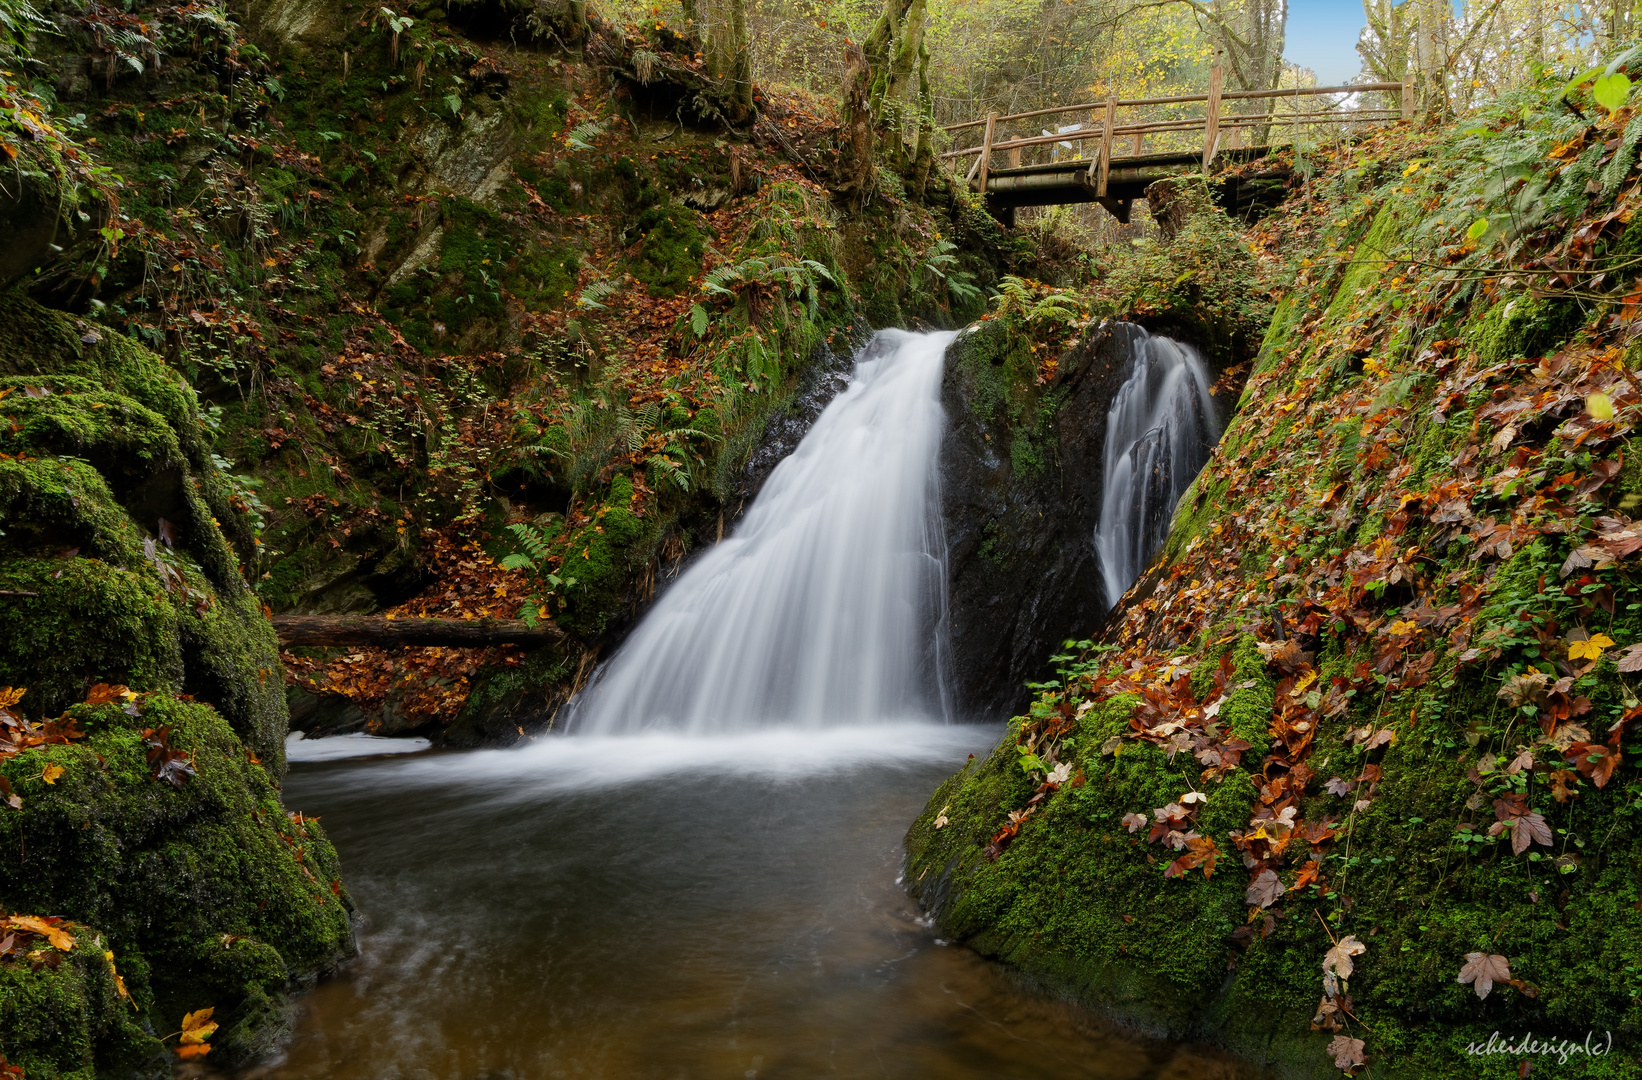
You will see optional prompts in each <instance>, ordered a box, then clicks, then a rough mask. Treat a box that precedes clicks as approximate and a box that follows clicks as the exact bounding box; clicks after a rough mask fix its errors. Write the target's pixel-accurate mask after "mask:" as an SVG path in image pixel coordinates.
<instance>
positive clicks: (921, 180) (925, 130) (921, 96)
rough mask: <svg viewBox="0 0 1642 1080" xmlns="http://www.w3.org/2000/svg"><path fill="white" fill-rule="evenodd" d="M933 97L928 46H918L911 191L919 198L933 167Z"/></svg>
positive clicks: (927, 186) (927, 187) (925, 189)
mask: <svg viewBox="0 0 1642 1080" xmlns="http://www.w3.org/2000/svg"><path fill="white" fill-rule="evenodd" d="M934 140H935V95H934V93H933V92H931V90H930V88H929V46H928V45H924V44H920V45H919V46H918V150H917V153H916V154H914V155H913V158H912V190H913V191H914V192H916V193H917V195H918V197H919V198H922V197H923V194H924V192H925V191H927V190H929V174H930V171H931V170H932V169H934V167H935V141H934Z"/></svg>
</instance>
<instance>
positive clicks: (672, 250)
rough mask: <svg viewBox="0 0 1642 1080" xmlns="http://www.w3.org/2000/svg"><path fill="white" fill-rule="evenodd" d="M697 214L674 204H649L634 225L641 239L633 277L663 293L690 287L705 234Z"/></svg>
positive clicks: (665, 294) (696, 271)
mask: <svg viewBox="0 0 1642 1080" xmlns="http://www.w3.org/2000/svg"><path fill="white" fill-rule="evenodd" d="M699 217H700V215H698V214H697V213H696V212H695V211H693V210H690V209H688V208H687V207H684V206H680V205H678V204H676V203H668V204H666V205H663V206H652V207H650V208H649V209H647V210H645V211H644V212H643V213H641V214H640V215H639V219H638V222H637V224H636V225H635V226H634V228H635V231H636V232H638V233H639V234H640V235H641V236H642V237H643V240H642V241H641V243H640V246H639V254H638V258H637V259H635V260H634V262H633V263H632V265H631V267H630V269H631V272H632V274H633V276H634V277H636V278H638V279H639V280H640V281H642V282H644V283H645V284H646V285H648V286H650V288H651V289H652V290H654V291H655V292H657V293H658V294H660V295H662V296H671V295H673V294H674V293H678V292H683V291H685V290H686V289H687V288H689V287H690V284H691V282H692V280H693V279H694V278H695V277H696V275H697V274H699V273H700V272H701V257H702V256H703V255H704V254H705V253H706V251H707V237H706V233H704V232H703V231H702V230H701V228H700V226H699V225H698V224H697V221H698V220H699Z"/></svg>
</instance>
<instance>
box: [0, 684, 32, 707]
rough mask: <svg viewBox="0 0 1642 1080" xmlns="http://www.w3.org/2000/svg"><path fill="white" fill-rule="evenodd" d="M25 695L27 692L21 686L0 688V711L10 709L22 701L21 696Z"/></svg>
mask: <svg viewBox="0 0 1642 1080" xmlns="http://www.w3.org/2000/svg"><path fill="white" fill-rule="evenodd" d="M26 693H28V691H27V690H25V689H24V688H23V687H21V686H18V687H15V688H14V687H10V686H0V709H9V708H11V706H13V705H15V704H17V703H18V702H19V701H22V700H23V695H24V694H26Z"/></svg>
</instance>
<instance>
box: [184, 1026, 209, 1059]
mask: <svg viewBox="0 0 1642 1080" xmlns="http://www.w3.org/2000/svg"><path fill="white" fill-rule="evenodd" d="M211 1026H212V1027H215V1026H216V1025H215V1024H213V1025H211ZM210 1052H211V1044H210V1043H199V1044H197V1045H193V1046H179V1047H177V1057H179V1058H181V1059H182V1060H183V1061H187V1060H188V1059H190V1058H197V1057H204V1056H205V1055H206V1054H209V1053H210Z"/></svg>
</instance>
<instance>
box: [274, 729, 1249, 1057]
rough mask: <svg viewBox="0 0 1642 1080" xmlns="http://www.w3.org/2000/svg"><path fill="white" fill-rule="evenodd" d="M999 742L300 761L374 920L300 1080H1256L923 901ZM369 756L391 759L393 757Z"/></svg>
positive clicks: (765, 744)
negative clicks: (974, 947) (923, 835)
mask: <svg viewBox="0 0 1642 1080" xmlns="http://www.w3.org/2000/svg"><path fill="white" fill-rule="evenodd" d="M1000 730H1001V729H1000V728H998V727H995V726H985V727H976V726H961V725H951V726H949V725H939V724H884V725H874V726H872V727H869V728H860V727H855V728H833V729H828V730H821V731H812V732H781V731H766V732H755V733H750V734H743V735H736V736H722V737H700V736H694V737H687V736H678V735H649V736H633V737H623V738H595V737H586V736H582V737H575V738H562V737H551V736H549V737H544V738H542V739H540V740H539V741H537V742H536V743H534V744H532V745H529V746H527V747H525V748H522V749H515V750H505V751H478V752H467V753H454V752H441V751H426V752H422V753H417V754H409V755H401V756H367V757H354V758H346V759H340V760H336V759H333V760H328V761H323V760H322V761H312V762H302V761H298V762H297V763H296V764H295V765H294V766H293V768H292V770H291V773H290V776H289V778H288V779H287V781H286V784H285V798H286V802H287V805H288V806H290V807H291V808H292V809H296V810H301V811H302V812H304V813H306V814H309V815H318V816H320V817H321V819H322V820H321V824H322V825H323V826H324V827H325V829H326V830H327V831H328V832H329V834H330V836H331V837H332V839H333V840H334V841H335V843H336V846H337V848H338V850H339V851H340V853H341V855H342V859H343V867H344V870H345V873H346V881H347V882H348V886H349V889H350V890H351V892H352V895H353V898H354V901H355V902H356V904H357V905H358V906H359V909H360V913H361V917H362V918H361V923H360V946H361V952H360V955H359V956H358V957H357V958H356V959H355V960H353V961H352V962H351V963H350V964H348V965H347V967H346V968H345V969H344V970H343V971H342V972H340V973H339V974H338V975H337V976H335V977H333V978H331V979H329V980H327V981H325V982H323V983H321V984H320V985H319V986H318V987H317V988H316V989H315V990H314V991H313V992H311V993H309V994H308V995H306V996H305V997H303V998H302V999H301V1003H300V1011H299V1014H298V1017H297V1022H296V1032H295V1036H294V1038H293V1039H292V1040H291V1042H290V1044H289V1047H288V1049H287V1052H286V1055H285V1057H284V1058H283V1059H282V1060H281V1061H279V1062H277V1063H274V1064H271V1065H268V1066H264V1067H262V1068H259V1069H257V1070H256V1071H255V1075H257V1076H263V1077H270V1078H280V1080H298V1078H308V1077H313V1078H320V1077H325V1078H329V1080H352V1078H360V1080H364V1078H371V1080H399V1078H403V1080H411V1078H418V1080H420V1078H428V1080H433V1078H440V1080H444V1078H449V1080H500V1078H518V1080H527V1078H528V1080H534V1078H538V1077H610V1078H617V1077H620V1078H627V1077H656V1078H680V1077H735V1078H738V1080H740V1078H746V1080H756V1078H760V1077H812V1076H821V1075H837V1076H848V1077H855V1076H862V1077H865V1076H884V1077H907V1078H914V1077H916V1078H920V1080H947V1078H952V1080H958V1078H981V1077H988V1078H1003V1077H1009V1078H1013V1077H1020V1078H1023V1080H1024V1078H1035V1077H1049V1076H1054V1077H1094V1078H1101V1080H1187V1078H1192V1080H1214V1078H1223V1080H1231V1078H1234V1077H1235V1078H1241V1077H1244V1076H1249V1075H1252V1074H1250V1073H1248V1072H1246V1071H1245V1070H1243V1069H1241V1068H1240V1067H1238V1066H1236V1065H1234V1064H1233V1063H1231V1062H1230V1061H1228V1060H1226V1059H1224V1058H1223V1057H1221V1056H1219V1055H1217V1054H1216V1053H1215V1052H1213V1051H1206V1050H1202V1049H1199V1048H1193V1047H1182V1046H1172V1045H1168V1044H1164V1043H1159V1042H1154V1041H1151V1040H1146V1039H1141V1038H1136V1037H1133V1036H1130V1035H1128V1034H1126V1033H1123V1032H1121V1031H1118V1030H1116V1029H1114V1028H1112V1027H1111V1026H1109V1025H1107V1024H1104V1023H1102V1022H1101V1021H1100V1020H1099V1019H1098V1018H1096V1017H1094V1016H1092V1015H1090V1014H1089V1013H1087V1012H1085V1011H1083V1010H1081V1009H1079V1008H1077V1007H1075V1006H1072V1005H1070V1004H1067V1003H1065V1002H1063V1001H1060V1000H1057V999H1056V998H1055V997H1053V996H1051V995H1048V994H1045V993H1042V992H1039V991H1037V990H1034V989H1033V988H1031V987H1028V986H1025V985H1023V984H1022V983H1020V982H1019V981H1018V980H1017V979H1016V978H1015V977H1014V976H1013V975H1012V974H1011V973H1010V972H1009V971H1008V970H1007V969H1005V968H1004V967H1002V966H1001V965H998V964H996V963H993V962H991V961H988V960H986V959H984V958H982V957H980V956H978V955H976V954H975V953H973V952H971V951H969V950H968V949H966V948H964V947H962V946H961V945H957V944H953V943H950V942H946V941H943V940H942V939H941V938H940V936H939V934H938V933H937V931H935V930H934V929H932V928H931V926H930V925H929V924H928V922H927V921H926V920H925V919H924V918H922V916H921V913H920V912H919V911H918V909H917V907H916V905H915V904H914V903H913V902H912V901H911V900H910V898H909V897H908V896H907V895H906V893H905V892H904V891H903V889H902V888H901V886H900V884H899V881H898V879H899V875H900V870H901V858H902V851H901V839H902V836H903V834H904V832H905V830H906V827H907V825H908V823H909V822H911V821H912V819H913V818H914V817H916V816H917V814H918V813H919V812H920V811H921V809H922V808H923V806H924V803H925V800H926V799H927V798H928V795H929V792H930V791H932V790H933V789H934V788H935V787H936V786H937V785H938V784H939V783H940V781H941V780H942V779H943V778H944V777H945V776H947V775H949V774H950V773H952V772H953V771H955V770H956V769H957V768H959V767H960V766H961V765H962V764H963V763H964V761H965V760H966V758H967V756H968V755H969V754H971V753H973V754H976V755H978V756H979V755H983V754H984V753H985V752H986V751H987V749H988V748H989V747H990V746H991V745H992V744H993V743H994V742H995V741H996V740H997V738H998V736H999V733H1000ZM369 748H370V747H369V746H366V747H364V749H369Z"/></svg>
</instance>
